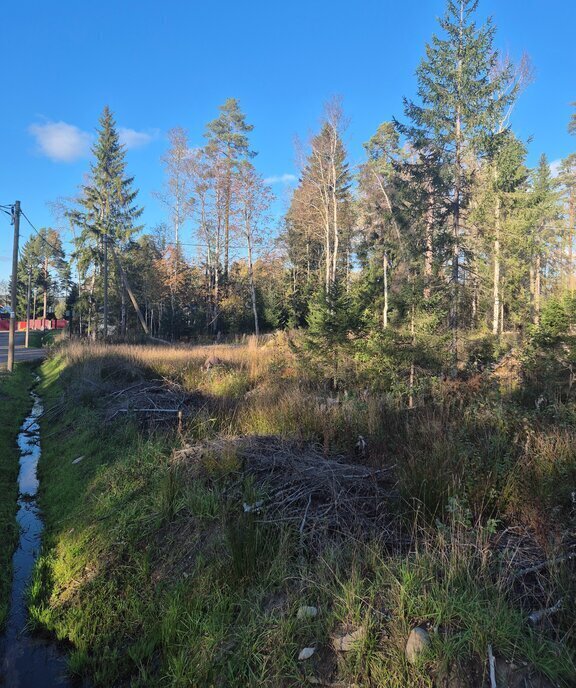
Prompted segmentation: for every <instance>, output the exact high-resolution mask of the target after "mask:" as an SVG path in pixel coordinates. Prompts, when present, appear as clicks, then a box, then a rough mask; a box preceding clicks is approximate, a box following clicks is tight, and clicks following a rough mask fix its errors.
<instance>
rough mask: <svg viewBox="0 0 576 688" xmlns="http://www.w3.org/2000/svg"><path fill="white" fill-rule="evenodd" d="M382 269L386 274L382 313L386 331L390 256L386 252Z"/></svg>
mask: <svg viewBox="0 0 576 688" xmlns="http://www.w3.org/2000/svg"><path fill="white" fill-rule="evenodd" d="M382 267H383V272H384V311H383V313H382V326H383V328H384V329H386V328H387V327H388V254H387V253H386V251H384V258H383V259H382Z"/></svg>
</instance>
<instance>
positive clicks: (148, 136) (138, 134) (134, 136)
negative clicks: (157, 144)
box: [118, 127, 158, 150]
mask: <svg viewBox="0 0 576 688" xmlns="http://www.w3.org/2000/svg"><path fill="white" fill-rule="evenodd" d="M118 135H119V137H120V143H122V144H123V145H124V146H126V148H127V149H128V150H132V149H134V148H142V147H143V146H147V145H148V144H149V143H150V142H151V141H153V140H154V139H155V138H157V137H158V131H157V130H156V129H152V130H150V131H136V129H130V128H128V127H119V129H118Z"/></svg>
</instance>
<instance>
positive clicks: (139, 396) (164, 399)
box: [104, 378, 198, 423]
mask: <svg viewBox="0 0 576 688" xmlns="http://www.w3.org/2000/svg"><path fill="white" fill-rule="evenodd" d="M197 396H198V395H195V394H191V393H190V392H187V391H186V390H185V389H184V388H183V387H181V386H180V385H178V384H176V383H174V382H171V381H170V380H168V379H166V378H162V379H158V380H141V381H139V382H136V383H134V384H132V385H129V386H128V387H124V388H122V389H119V390H115V391H113V392H109V393H108V394H106V395H105V396H104V403H105V407H106V420H107V421H111V420H113V419H114V418H116V417H117V416H121V415H130V414H132V415H136V416H137V417H138V419H139V420H141V421H147V422H154V423H157V422H162V421H174V420H175V419H177V418H182V417H183V416H185V415H187V414H188V413H189V408H190V407H191V406H192V405H194V406H196V404H195V403H194V402H195V401H196V397H197Z"/></svg>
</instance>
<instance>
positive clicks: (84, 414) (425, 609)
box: [30, 355, 575, 688]
mask: <svg viewBox="0 0 576 688" xmlns="http://www.w3.org/2000/svg"><path fill="white" fill-rule="evenodd" d="M66 360H67V359H66V357H65V355H58V356H56V357H54V358H52V359H50V360H48V361H46V362H44V364H43V366H42V383H41V386H40V390H41V394H42V396H43V399H44V406H45V409H46V411H47V415H46V418H45V419H43V420H42V431H43V442H42V450H43V452H42V458H41V464H40V479H41V493H40V500H41V502H40V503H41V506H42V508H43V510H44V513H45V517H46V525H47V530H46V533H45V541H44V547H43V551H42V555H41V557H40V558H39V561H38V564H37V566H36V570H35V578H34V581H33V584H32V586H31V589H30V613H31V619H32V622H33V623H34V624H36V625H37V626H38V627H41V628H43V629H48V630H50V631H51V632H52V633H54V634H55V635H56V636H57V637H58V638H60V639H62V640H66V641H68V642H69V643H71V646H72V648H73V649H72V651H71V654H70V659H69V670H70V671H71V672H72V673H74V674H79V675H88V676H90V678H91V680H92V682H93V683H94V685H95V686H111V685H124V684H126V685H131V686H135V687H144V686H150V687H152V686H154V687H155V686H159V687H161V686H167V687H168V686H169V687H172V686H174V687H180V686H181V687H182V688H189V687H193V688H195V687H197V686H198V687H199V686H223V687H228V686H229V687H230V688H232V687H235V686H243V687H254V688H256V687H261V686H263V687H269V688H278V687H282V688H288V687H291V686H302V685H306V684H307V681H308V679H309V678H310V677H319V678H321V679H322V680H325V681H327V682H328V681H333V680H336V679H338V680H341V681H344V682H347V683H356V684H357V685H359V686H382V687H388V688H398V687H399V686H406V687H411V686H413V687H414V688H421V687H423V686H430V687H432V686H433V685H438V682H439V681H441V680H444V679H446V680H448V679H449V678H452V677H454V676H456V675H457V676H460V677H461V678H462V677H463V680H464V681H465V680H468V681H469V683H463V684H462V685H481V683H482V680H483V676H485V671H486V656H487V646H488V644H491V645H492V647H493V648H494V652H495V653H496V655H497V656H499V657H501V658H505V659H509V660H515V661H516V662H518V663H521V662H523V661H526V662H529V663H530V665H531V666H532V667H533V668H535V669H536V670H538V671H540V672H541V673H543V674H544V675H546V676H548V677H549V678H550V679H552V680H554V681H555V682H556V683H557V684H558V685H561V686H566V687H567V686H570V685H571V680H572V677H573V676H574V675H575V666H574V656H573V650H574V648H573V645H571V644H570V643H571V641H570V640H569V638H570V637H573V636H571V635H570V634H571V633H573V628H572V626H573V622H572V621H570V619H569V615H568V613H567V617H566V619H564V621H563V623H564V626H563V629H564V630H563V631H562V633H565V635H564V636H563V640H562V642H559V640H560V638H559V637H556V638H555V637H554V636H553V635H552V636H551V635H550V634H548V633H546V632H544V631H541V630H531V629H530V628H529V627H528V626H527V623H526V609H524V608H523V607H522V606H521V600H519V599H518V598H517V596H515V594H514V590H513V587H512V586H511V585H510V584H509V571H508V569H507V564H506V562H505V561H500V560H499V559H498V557H497V556H496V555H494V554H493V550H492V549H491V538H492V537H493V535H494V531H495V528H496V527H497V524H496V522H495V521H490V520H488V521H485V522H484V525H483V524H482V522H481V521H477V520H476V519H475V517H474V516H473V515H472V514H473V510H471V509H470V508H469V501H470V500H467V502H462V504H460V503H459V502H458V500H457V499H456V497H455V496H454V494H452V492H450V494H448V495H447V497H448V504H449V509H448V510H447V511H445V512H440V511H438V513H437V518H438V519H439V520H438V521H437V522H434V519H432V521H431V520H430V517H429V514H426V518H425V519H421V518H420V517H417V518H416V519H415V522H416V523H417V526H413V530H412V535H413V538H414V539H413V543H412V545H411V546H410V547H408V548H406V550H405V551H403V552H402V553H400V552H397V553H395V554H390V553H388V552H387V550H386V548H385V547H384V545H383V544H382V543H381V542H378V541H376V540H364V541H357V540H356V539H354V538H351V537H349V538H346V539H343V538H342V537H340V536H338V535H337V534H335V535H333V536H328V537H324V538H318V537H317V536H315V535H314V534H309V535H306V534H305V535H304V536H300V534H299V533H298V531H297V530H294V529H291V528H289V527H286V526H284V525H282V524H277V525H272V524H265V523H260V522H259V520H258V519H257V518H255V516H254V514H245V513H244V512H243V509H242V502H243V501H247V502H249V503H253V502H254V501H256V500H257V499H258V498H260V497H261V495H260V494H259V493H258V489H257V487H256V486H255V485H254V484H253V483H252V482H251V481H250V480H248V479H246V477H245V476H243V475H242V472H241V465H240V462H239V461H238V458H237V456H235V455H233V454H232V453H231V454H230V455H228V454H226V455H222V456H216V455H214V454H211V453H209V452H207V453H206V455H205V456H203V460H202V466H201V470H197V469H196V468H194V467H192V466H190V465H187V464H186V463H185V462H184V463H179V462H178V461H177V460H174V459H173V456H172V455H173V449H174V448H175V447H177V446H178V445H179V443H180V442H181V439H180V438H179V436H178V434H177V433H176V432H169V431H163V432H150V431H146V430H143V429H141V428H140V429H139V428H138V427H136V426H135V425H134V424H131V423H129V422H126V421H121V422H116V423H111V424H107V425H104V424H103V423H102V421H101V416H100V413H101V411H100V406H101V403H102V400H101V397H102V393H101V392H98V393H97V394H92V393H91V394H88V393H86V391H83V390H82V388H81V387H80V386H79V383H80V381H81V380H82V379H84V378H85V376H86V375H87V374H88V372H90V371H92V372H91V374H92V373H93V374H94V375H95V377H94V378H93V379H92V378H91V381H90V385H89V389H90V390H91V389H93V388H94V389H97V387H95V385H98V384H99V383H103V381H104V380H105V379H109V380H114V381H115V382H117V378H118V375H120V374H122V375H126V379H127V380H128V379H132V375H133V372H134V371H133V370H132V371H130V370H128V369H125V368H124V367H123V366H124V363H122V366H120V364H119V367H118V368H117V369H114V370H112V369H110V366H104V367H103V368H102V372H101V373H99V375H100V377H98V376H97V375H98V374H97V373H95V372H94V371H93V370H92V369H91V368H90V367H89V366H88V365H87V364H86V363H85V362H82V363H81V364H70V363H68V364H67V363H66ZM74 365H77V366H78V368H77V369H75V368H74ZM198 375H199V379H200V374H198ZM207 377H208V382H207V383H206V386H207V387H208V385H209V386H210V391H211V393H212V394H213V395H215V396H219V395H220V394H224V393H225V392H226V394H227V395H229V396H230V397H232V398H233V399H235V403H234V404H231V405H230V406H229V407H227V406H226V405H225V404H224V405H222V406H221V407H219V408H220V413H221V416H219V418H218V419H217V422H215V423H208V420H210V419H213V417H212V416H211V415H210V414H208V415H207V417H206V418H203V417H201V418H200V419H197V420H196V422H195V423H191V425H190V430H189V431H190V433H191V436H190V440H191V441H201V440H202V438H203V437H204V436H211V435H213V434H214V433H222V432H224V428H226V427H237V425H235V424H236V423H238V424H239V425H241V427H242V430H243V431H244V432H246V433H250V432H253V433H255V432H265V431H267V430H269V429H270V428H272V430H273V431H274V432H278V429H280V428H281V426H282V425H283V423H284V427H286V424H287V423H285V421H286V420H287V419H288V420H289V421H290V425H289V427H296V426H298V423H297V422H296V420H292V419H291V418H292V417H291V416H290V414H291V413H293V411H294V410H296V409H299V412H300V413H301V416H294V418H295V419H296V418H298V419H299V418H301V420H302V422H303V423H308V424H310V427H316V426H318V427H319V428H320V426H321V423H322V420H324V421H325V422H326V423H327V424H329V421H330V420H334V419H337V418H338V417H339V416H336V412H334V413H333V414H332V416H328V412H326V411H324V412H323V413H325V414H326V415H325V416H319V417H318V418H316V419H312V418H310V414H311V413H313V412H314V411H313V406H310V408H307V407H305V408H303V407H302V405H301V404H297V403H296V402H298V401H299V399H300V397H299V396H296V397H295V402H294V403H290V404H288V405H287V406H286V408H285V409H283V408H281V407H279V405H275V406H271V408H270V414H271V415H269V416H266V415H265V411H264V410H261V411H259V413H258V414H255V413H253V414H252V415H250V414H249V413H247V412H246V413H244V414H243V415H240V416H239V417H238V418H237V417H236V416H237V414H238V403H240V401H239V400H240V399H241V397H242V396H243V395H244V393H245V389H246V381H245V379H244V378H243V377H242V376H238V375H232V374H231V373H230V371H223V373H222V375H221V380H222V382H221V383H220V378H219V377H218V376H217V373H212V372H211V373H210V374H209V376H207ZM119 384H122V383H119ZM126 384H127V385H128V384H130V382H127V383H126ZM63 401H66V403H65V404H64V405H62V403H63ZM242 403H245V402H242ZM251 403H252V402H251ZM51 409H54V412H53V414H52V415H51ZM368 410H369V409H368ZM202 413H208V411H207V410H206V409H204V410H203V411H202ZM226 413H228V414H230V416H231V417H227V416H226ZM338 413H340V412H338ZM486 414H487V416H489V418H490V419H491V422H490V423H488V420H486V421H484V420H483V419H482V418H481V417H480V416H479V413H478V412H476V414H475V417H474V423H472V421H470V423H469V424H468V425H466V424H465V423H462V422H460V427H459V429H458V432H459V433H460V434H456V431H454V435H453V437H454V438H457V439H456V440H455V441H457V445H456V446H455V447H449V446H446V443H445V442H441V441H440V440H441V439H442V438H443V432H442V430H443V428H441V427H439V428H438V430H437V432H438V437H435V436H434V435H432V434H427V435H426V436H424V435H423V436H422V437H419V436H416V434H415V433H413V437H412V440H413V454H412V455H411V458H412V460H413V461H414V463H413V464H411V465H409V466H407V467H406V468H403V470H410V471H411V472H412V479H413V480H414V481H415V484H414V486H413V488H411V489H412V493H411V494H409V493H408V492H407V494H406V497H407V498H409V497H410V496H412V497H418V496H419V497H420V498H421V499H424V495H422V494H420V493H419V490H420V489H421V486H420V485H419V484H418V476H422V477H426V476H428V477H426V480H428V482H429V483H430V484H432V481H433V479H434V478H435V475H434V474H433V471H437V472H439V471H440V469H441V468H442V467H444V466H445V467H446V470H449V471H450V472H453V471H454V470H455V467H456V465H457V461H458V460H460V462H462V463H464V465H465V466H467V467H468V470H469V472H470V473H472V471H475V473H474V475H478V476H480V475H482V471H481V468H482V470H487V471H489V472H490V473H494V477H493V480H494V481H496V480H500V478H499V477H498V475H496V473H497V470H496V469H498V470H501V471H502V472H503V473H504V474H505V473H506V471H507V470H508V465H509V463H510V462H511V458H510V457H508V456H507V455H506V454H505V449H506V446H507V445H506V442H504V439H503V438H505V439H506V438H507V437H508V435H507V434H506V433H507V431H506V428H505V427H504V425H503V424H504V423H505V421H504V420H503V419H502V418H500V416H498V415H497V414H495V412H494V409H493V408H488V409H487V410H486ZM232 415H234V418H232ZM347 422H350V420H348V421H347ZM251 423H252V424H251ZM266 423H270V426H268V427H267V426H266ZM483 423H484V424H485V425H486V433H485V434H483V432H480V431H479V430H478V428H480V429H482V428H484V425H483ZM276 424H277V425H278V429H277V427H276ZM501 425H502V428H501V429H500V430H499V428H500V426H501ZM206 427H209V430H207V429H206ZM343 427H344V428H348V429H347V432H348V434H350V435H351V434H352V433H351V431H350V429H349V427H350V426H343ZM445 427H448V426H447V425H445V426H444V428H445ZM320 429H321V428H320ZM449 431H450V432H453V430H452V429H451V428H450V429H449ZM301 432H302V435H301V437H306V436H308V431H304V430H301ZM315 432H320V430H318V431H316V430H314V431H311V432H310V433H309V436H311V437H314V433H315ZM474 433H478V434H477V436H475V435H474ZM499 433H500V434H499ZM542 438H543V440H542V441H543V444H542V445H540V444H539V445H538V451H539V452H540V453H539V454H538V453H537V452H534V453H533V456H534V457H538V456H540V455H542V456H545V457H546V461H550V460H551V453H550V450H549V449H548V442H547V440H546V439H545V435H544V433H543V434H542ZM554 438H555V439H554V442H555V444H554V450H555V451H556V452H558V451H559V449H560V448H564V454H565V455H564V454H562V456H563V462H564V463H565V464H566V465H568V464H570V456H571V455H570V454H569V444H570V443H569V439H570V438H569V437H567V438H565V439H564V440H563V442H562V443H560V441H559V439H558V437H557V436H556V435H555V436H554ZM431 441H432V442H433V444H434V446H431V447H427V443H428V444H430V442H431ZM427 448H428V449H429V451H428V452H425V449H427ZM548 454H550V456H549V455H548ZM80 456H82V457H84V458H83V459H82V461H80V462H78V463H76V464H73V463H72V461H73V460H75V459H76V458H78V457H80ZM426 457H428V459H429V460H430V461H431V463H432V467H431V468H430V471H432V472H430V471H429V473H430V474H429V475H428V473H426V471H427V470H428V469H427V468H426V464H425V461H424V459H425V458H426ZM534 460H535V461H536V458H535V459H534ZM564 463H563V465H564ZM484 464H486V465H487V468H486V466H484ZM541 464H542V461H541V460H540V459H538V461H537V465H538V466H540V465H541ZM418 471H420V472H418ZM538 475H540V474H538ZM442 479H444V476H443V475H442V474H441V473H439V475H438V476H436V480H437V481H438V482H439V483H440V481H441V480H442ZM470 480H471V477H470V478H468V480H461V481H460V482H459V483H457V484H455V485H454V489H455V490H456V489H457V490H460V491H463V492H464V495H465V496H467V495H468V492H470V493H471V489H472V488H471V487H470V486H469V482H470ZM502 480H503V484H504V483H505V481H504V479H502ZM493 484H499V483H497V482H493ZM409 485H410V482H409V481H408V480H407V479H406V480H405V482H404V483H403V485H402V489H403V490H406V491H408V490H409V489H410V487H409ZM431 487H433V486H432V485H431ZM480 488H481V491H482V495H484V493H486V494H487V492H488V490H487V489H486V488H485V487H484V485H481V486H480ZM525 489H528V488H527V487H526V488H525ZM437 491H438V489H437V488H434V490H432V492H434V493H436V492H437ZM443 498H444V497H443ZM483 498H484V497H481V498H480V501H481V499H483ZM437 499H438V498H437V497H434V498H432V497H430V500H431V501H430V503H431V504H433V503H435V500H436V501H437ZM497 501H498V500H496V499H495V498H494V499H493V502H494V503H497ZM470 506H473V505H470ZM494 508H495V507H494ZM571 585H572V584H571V583H570V582H567V583H566V593H565V595H566V597H567V599H568V598H570V596H571V595H573V594H574V591H573V590H572V592H570V589H571ZM556 592H557V591H556V590H554V591H553V593H554V594H556ZM563 594H564V593H563ZM302 605H312V606H316V607H317V608H318V610H319V613H318V616H317V617H315V618H307V619H297V611H298V608H299V607H300V606H302ZM415 625H426V626H427V627H428V628H429V629H430V633H431V638H432V644H431V648H430V651H429V653H428V654H427V655H426V656H424V657H423V658H422V661H421V662H420V663H419V664H418V665H417V666H411V665H409V664H407V662H406V660H405V658H404V646H405V642H406V638H407V636H408V633H409V632H410V629H411V628H412V627H414V626H415ZM358 628H362V629H363V634H362V637H361V638H360V639H359V640H358V642H357V645H356V646H355V647H354V648H353V649H352V651H350V652H347V653H336V652H335V651H334V650H333V648H332V643H331V636H332V635H333V634H334V633H338V632H344V631H346V630H355V629H358ZM310 646H313V647H315V648H316V652H315V654H314V655H313V657H312V658H311V659H309V660H306V661H305V662H299V661H298V659H297V658H298V653H299V652H300V650H301V649H302V648H304V647H310ZM470 681H472V683H470Z"/></svg>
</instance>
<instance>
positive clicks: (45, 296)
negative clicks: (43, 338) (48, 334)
mask: <svg viewBox="0 0 576 688" xmlns="http://www.w3.org/2000/svg"><path fill="white" fill-rule="evenodd" d="M42 317H43V318H44V320H46V318H47V317H48V256H44V312H43V314H42Z"/></svg>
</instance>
